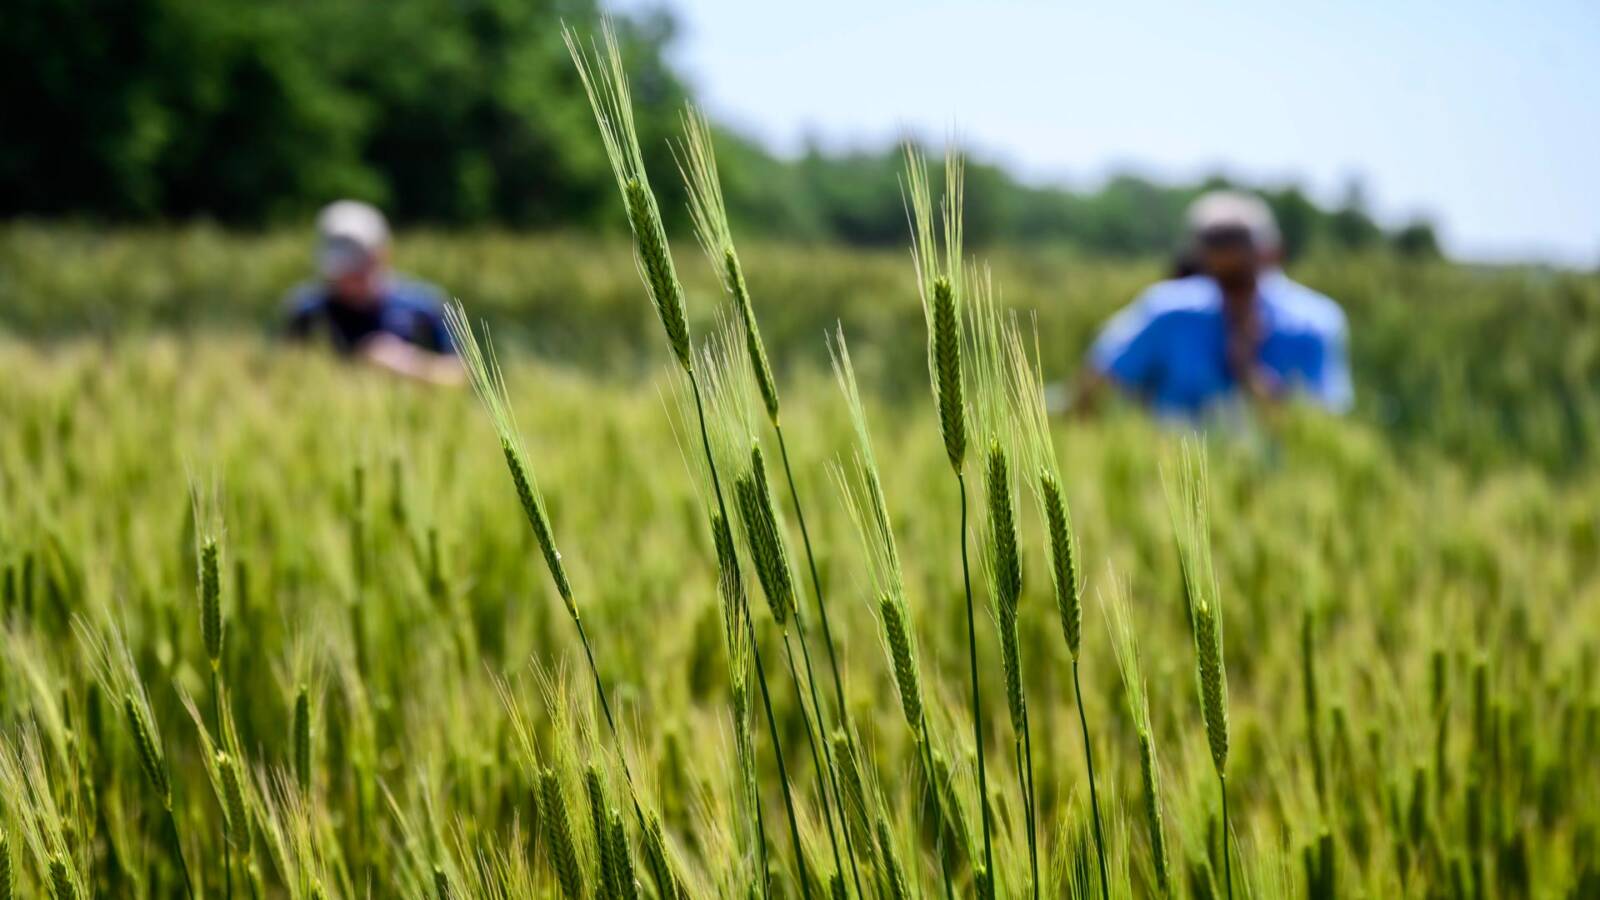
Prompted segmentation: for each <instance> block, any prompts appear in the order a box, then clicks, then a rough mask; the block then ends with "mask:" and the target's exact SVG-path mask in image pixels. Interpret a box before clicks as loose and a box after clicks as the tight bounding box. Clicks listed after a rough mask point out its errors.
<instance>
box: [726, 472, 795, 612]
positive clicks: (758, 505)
mask: <svg viewBox="0 0 1600 900" xmlns="http://www.w3.org/2000/svg"><path fill="white" fill-rule="evenodd" d="M734 499H735V500H736V505H737V506H738V508H739V520H740V523H741V524H742V525H743V532H744V536H745V539H746V541H747V542H748V543H749V545H750V557H751V559H753V560H754V561H755V567H756V577H757V578H758V579H759V580H760V582H761V589H762V592H763V593H765V594H766V597H767V604H768V605H769V606H770V607H771V608H772V618H773V619H774V620H776V621H777V623H778V624H779V625H780V626H781V625H783V624H785V623H786V622H787V621H788V617H789V614H790V613H792V612H793V611H794V608H795V586H794V572H793V569H792V567H791V566H790V563H789V552H788V549H787V547H786V545H785V543H784V539H783V530H782V529H783V526H782V524H781V522H780V521H779V519H778V508H777V504H776V502H775V501H774V500H773V497H772V482H771V480H770V479H769V478H768V477H767V466H766V460H765V458H764V457H763V456H762V453H761V446H760V445H759V444H754V443H752V444H751V446H750V455H749V457H748V463H747V468H746V469H745V470H744V471H743V472H742V473H740V474H739V475H737V476H736V477H735V479H734Z"/></svg>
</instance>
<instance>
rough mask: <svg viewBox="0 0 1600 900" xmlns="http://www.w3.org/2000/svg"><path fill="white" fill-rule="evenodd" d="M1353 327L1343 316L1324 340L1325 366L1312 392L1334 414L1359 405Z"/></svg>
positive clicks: (1330, 329)
mask: <svg viewBox="0 0 1600 900" xmlns="http://www.w3.org/2000/svg"><path fill="white" fill-rule="evenodd" d="M1348 345H1349V327H1348V326H1347V325H1346V324H1345V319H1344V315H1343V314H1342V313H1341V314H1340V315H1339V317H1338V319H1337V321H1335V322H1332V323H1330V327H1329V328H1328V329H1327V331H1326V333H1325V334H1324V335H1323V337H1322V354H1321V360H1320V363H1321V365H1320V366H1319V371H1318V372H1317V373H1316V377H1315V378H1313V379H1312V383H1311V390H1312V395H1313V396H1314V397H1315V399H1316V401H1317V403H1318V404H1320V405H1321V406H1322V408H1324V409H1326V410H1328V411H1329V412H1333V413H1347V412H1349V411H1350V408H1351V407H1353V406H1355V401H1356V397H1355V386H1354V385H1353V384H1352V382H1351V379H1350V356H1349V346H1348Z"/></svg>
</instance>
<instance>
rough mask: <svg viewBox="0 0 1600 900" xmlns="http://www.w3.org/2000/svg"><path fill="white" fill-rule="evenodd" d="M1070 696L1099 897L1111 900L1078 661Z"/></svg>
mask: <svg viewBox="0 0 1600 900" xmlns="http://www.w3.org/2000/svg"><path fill="white" fill-rule="evenodd" d="M1072 696H1073V700H1074V702H1076V703H1077V706H1078V725H1079V727H1081V728H1082V729H1083V762H1084V766H1085V768H1087V769H1088V770H1089V810H1090V812H1092V813H1093V814H1094V849H1095V853H1096V855H1097V856H1098V857H1099V858H1100V896H1101V898H1102V900H1111V879H1110V877H1109V876H1108V874H1107V871H1106V839H1105V834H1104V832H1103V831H1102V830H1101V828H1100V797H1099V793H1098V791H1097V790H1096V788H1095V786H1094V748H1093V747H1091V746H1090V744H1089V717H1088V716H1087V715H1085V714H1084V712H1083V683H1082V682H1081V681H1080V680H1079V678H1078V661H1077V659H1073V661H1072Z"/></svg>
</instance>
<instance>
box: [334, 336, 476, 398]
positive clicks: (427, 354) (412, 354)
mask: <svg viewBox="0 0 1600 900" xmlns="http://www.w3.org/2000/svg"><path fill="white" fill-rule="evenodd" d="M356 355H357V356H358V357H360V358H361V359H362V360H364V361H365V362H367V363H369V364H371V365H374V366H377V367H378V368H380V369H384V370H386V371H389V372H393V373H394V374H396V375H400V376H402V377H405V378H410V379H412V380H414V381H424V382H427V383H428V384H442V385H458V384H461V383H463V382H464V381H465V380H466V373H465V372H464V371H462V369H461V361H460V360H458V359H457V358H456V356H455V354H453V353H434V352H433V351H431V350H424V349H423V348H421V347H418V346H417V345H416V344H413V343H411V342H410V341H408V340H406V339H405V338H401V337H396V336H395V335H393V334H390V333H388V332H386V331H380V332H378V333H376V334H374V335H372V336H371V337H369V338H367V339H366V340H364V341H362V342H361V346H359V347H357V348H356Z"/></svg>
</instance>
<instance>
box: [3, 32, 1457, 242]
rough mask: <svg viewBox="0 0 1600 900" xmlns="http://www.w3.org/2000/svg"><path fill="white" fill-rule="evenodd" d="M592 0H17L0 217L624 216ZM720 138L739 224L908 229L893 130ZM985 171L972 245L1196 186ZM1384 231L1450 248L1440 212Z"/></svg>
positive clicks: (975, 175)
mask: <svg viewBox="0 0 1600 900" xmlns="http://www.w3.org/2000/svg"><path fill="white" fill-rule="evenodd" d="M599 12H600V4H598V3H597V2H595V0H526V2H524V0H463V2H446V0H389V2H385V3H383V4H381V5H374V4H372V3H369V2H365V0H319V2H308V0H15V2H12V3H9V4H8V5H7V9H6V27H5V28H4V29H0V107H3V108H4V109H6V110H7V114H8V118H9V121H11V122H15V123H19V124H18V125H17V127H16V129H14V130H15V131H17V134H15V135H12V136H10V137H9V138H8V140H6V141H5V142H4V143H3V144H0V215H3V216H14V215H18V214H22V215H43V216H83V215H89V216H96V217H103V218H112V219H118V220H136V221H151V220H158V219H164V218H189V217H208V218H216V219H220V220H223V221H228V222H234V223H240V224H252V225H253V224H260V223H263V222H272V221H283V220H285V219H288V218H290V217H294V216H304V215H306V214H308V213H309V212H310V211H312V210H314V209H315V208H316V207H317V206H318V205H320V204H322V203H325V202H327V201H329V200H331V199H333V198H335V197H338V196H342V195H353V196H359V197H364V198H367V199H370V200H373V201H375V202H378V203H380V204H381V205H383V206H384V207H385V208H386V209H387V210H388V211H389V212H390V213H391V214H393V215H394V216H395V217H396V218H397V219H398V220H400V221H403V222H419V221H421V222H433V223H484V222H494V223H502V224H510V225H516V226H525V227H551V226H564V227H570V226H573V225H581V226H585V227H596V226H600V225H602V224H605V225H610V226H616V225H618V224H620V223H621V222H622V218H621V217H620V216H619V215H618V214H617V212H616V211H615V210H614V209H613V208H612V205H611V204H610V203H609V194H608V188H607V181H608V179H607V177H606V171H605V169H606V166H605V160H604V159H603V157H602V156H601V155H600V154H599V153H598V152H597V151H596V148H595V145H594V141H593V135H592V132H591V127H592V126H591V125H590V122H589V116H588V114H587V104H586V102H585V100H584V97H583V91H582V89H581V87H580V86H579V84H578V79H577V77H576V74H575V73H574V72H573V70H572V67H571V66H570V65H569V63H568V60H567V55H566V52H565V50H564V48H563V46H562V42H561V25H562V23H563V22H565V23H567V24H570V25H572V26H574V27H577V28H580V29H583V30H585V31H587V30H591V29H592V25H593V23H594V22H595V21H596V20H597V18H598V16H599ZM617 24H618V29H619V40H620V42H621V43H622V45H623V49H624V50H625V55H626V59H627V61H628V66H629V69H628V75H629V80H630V83H631V85H632V88H633V91H634V93H635V94H636V98H637V100H638V101H639V102H638V107H637V108H638V111H639V116H640V118H639V120H638V130H639V135H640V141H641V143H642V145H643V146H644V147H646V148H647V149H649V150H650V151H651V153H649V154H647V155H648V156H652V157H653V158H654V162H653V163H652V166H651V168H650V172H649V176H650V177H649V179H648V180H649V181H650V182H651V183H653V184H655V185H658V186H660V187H663V188H665V191H664V193H663V194H661V195H660V197H659V199H660V200H661V206H662V209H663V211H664V212H665V213H666V215H667V218H668V220H669V222H670V221H682V220H683V219H684V218H685V206H684V203H683V199H684V194H683V192H682V191H681V190H680V189H679V188H678V187H677V185H676V179H675V178H673V177H671V176H672V175H674V174H675V173H674V172H673V171H672V169H671V165H670V162H669V161H668V160H667V158H666V155H665V154H656V153H654V152H653V151H654V150H655V149H656V148H660V147H663V146H664V144H665V143H666V141H667V140H668V138H669V137H672V136H675V135H676V133H677V110H678V109H680V108H681V107H682V104H683V101H684V100H685V99H687V97H688V95H687V91H686V88H685V86H684V84H683V82H682V79H681V78H680V77H679V75H678V73H677V72H675V71H674V70H673V68H672V67H671V66H670V65H669V64H668V62H667V60H666V55H665V51H666V50H667V48H668V47H670V45H671V42H672V40H673V39H674V36H675V33H676V26H675V24H674V22H673V20H672V18H671V17H670V16H669V15H667V14H665V13H651V14H646V15H640V16H636V17H633V18H627V19H620V20H618V23H617ZM712 137H713V138H714V141H715V144H716V147H717V151H718V153H719V155H720V156H721V158H722V166H721V168H722V175H723V179H724V186H725V189H726V192H727V204H728V208H729V211H730V214H731V215H732V216H733V218H734V220H735V221H736V223H737V224H738V225H739V226H740V230H741V231H742V232H743V233H745V234H747V235H750V236H760V235H765V236H769V237H787V238H801V239H820V238H831V239H834V240H840V241H845V242H848V243H858V244H870V245H876V246H892V245H898V244H899V242H900V241H901V240H902V239H903V237H904V223H905V217H904V211H903V209H902V206H901V195H900V186H899V182H898V173H899V169H900V158H899V151H898V150H897V149H894V148H888V147H886V148H883V149H882V150H881V151H871V152H859V153H824V152H822V151H821V150H817V149H811V150H808V151H807V152H806V153H804V154H803V155H802V156H801V158H800V159H798V160H796V161H793V162H789V161H785V160H782V159H779V158H777V157H775V156H773V155H772V154H771V153H770V152H768V151H767V150H765V149H764V148H762V147H761V146H759V145H758V144H756V143H755V142H753V141H751V140H750V139H748V138H745V137H742V136H740V135H738V134H735V133H732V132H730V131H728V130H727V129H723V128H717V129H715V130H714V131H713V132H712ZM971 178H972V181H973V185H974V186H975V187H976V188H978V190H976V191H975V192H974V193H975V195H977V197H976V199H975V202H974V205H973V206H972V207H971V209H970V210H969V216H968V218H969V229H970V235H971V240H972V242H973V244H975V245H985V244H994V243H998V242H1001V241H1019V240H1022V241H1036V242H1059V241H1067V242H1070V243H1073V244H1076V245H1079V246H1081V247H1085V248H1091V249H1094V250H1097V251H1102V252H1107V253H1114V254H1135V253H1152V252H1160V253H1169V252H1171V251H1172V250H1173V249H1174V248H1175V246H1176V243H1177V238H1178V235H1179V233H1180V228H1181V214H1182V211H1183V208H1184V206H1185V204H1186V203H1187V202H1188V201H1189V199H1191V198H1192V197H1193V196H1194V194H1195V192H1196V191H1197V190H1198V189H1199V187H1201V186H1200V185H1194V186H1168V185H1162V184H1158V183H1155V182H1152V181H1150V180H1148V179H1145V178H1141V177H1139V176H1136V175H1132V174H1123V175H1120V176H1117V177H1114V178H1112V179H1111V180H1110V181H1109V182H1108V183H1107V184H1106V185H1105V186H1104V187H1102V188H1100V189H1098V190H1096V191H1093V192H1088V193H1076V192H1072V191H1067V190H1065V189H1059V188H1048V189H1040V188H1034V187H1029V186H1026V185H1024V184H1022V183H1020V182H1018V181H1017V180H1015V179H1013V178H1012V177H1011V176H1010V175H1009V174H1008V173H1006V172H1005V171H1003V170H1002V169H1000V168H998V167H996V166H994V165H988V164H975V165H974V166H973V167H972V170H971ZM1221 183H1223V182H1222V180H1221V179H1212V180H1211V181H1210V182H1208V183H1207V185H1209V186H1215V185H1218V184H1221ZM658 189H659V188H658ZM1266 196H1267V199H1268V200H1269V202H1271V203H1272V205H1273V207H1274V208H1275V209H1276V210H1277V212H1278V214H1279V216H1280V217H1281V218H1282V219H1283V225H1284V233H1285V235H1286V238H1287V239H1288V243H1289V248H1290V250H1291V251H1292V252H1299V251H1300V250H1302V249H1305V248H1307V247H1319V246H1320V247H1335V248H1349V247H1365V246H1370V245H1372V244H1375V243H1377V242H1379V241H1382V240H1386V239H1388V238H1386V237H1385V236H1384V235H1383V234H1382V232H1381V230H1380V229H1379V228H1378V227H1377V226H1376V225H1374V224H1373V222H1372V220H1371V219H1370V217H1368V215H1367V214H1366V212H1365V211H1364V209H1363V208H1362V207H1361V206H1360V205H1359V203H1357V204H1355V205H1351V204H1348V203H1347V204H1346V206H1345V207H1344V208H1342V209H1340V210H1338V211H1337V212H1325V211H1323V210H1321V209H1319V208H1317V207H1316V206H1315V205H1313V204H1312V203H1310V202H1309V201H1308V200H1307V199H1306V197H1305V195H1304V194H1303V193H1301V192H1300V191H1299V190H1298V189H1296V188H1293V187H1288V188H1282V189H1274V190H1268V191H1267V192H1266ZM1355 199H1356V200H1359V199H1360V198H1359V193H1357V195H1356V196H1355ZM1392 240H1393V241H1394V242H1395V244H1396V245H1397V246H1398V247H1399V248H1400V249H1401V250H1402V252H1405V253H1429V252H1436V245H1435V242H1434V240H1433V236H1432V231H1431V228H1429V227H1428V226H1427V225H1426V223H1415V224H1413V225H1411V226H1408V227H1406V228H1404V229H1402V230H1401V231H1399V232H1398V233H1396V234H1395V235H1394V236H1393V238H1392Z"/></svg>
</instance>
